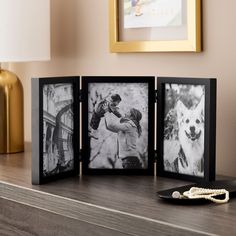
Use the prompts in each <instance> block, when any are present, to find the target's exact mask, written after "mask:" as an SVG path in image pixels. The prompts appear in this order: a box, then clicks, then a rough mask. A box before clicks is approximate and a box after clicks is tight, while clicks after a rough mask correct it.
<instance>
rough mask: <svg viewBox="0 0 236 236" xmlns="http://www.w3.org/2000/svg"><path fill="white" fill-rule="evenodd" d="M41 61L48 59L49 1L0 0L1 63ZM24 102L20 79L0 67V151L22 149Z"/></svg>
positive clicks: (19, 150)
mask: <svg viewBox="0 0 236 236" xmlns="http://www.w3.org/2000/svg"><path fill="white" fill-rule="evenodd" d="M42 60H50V0H0V63H1V62H6V63H9V62H26V61H28V62H29V61H42ZM0 65H1V64H0ZM23 103H24V102H23V87H22V84H21V82H20V80H19V78H18V77H17V76H16V75H15V74H14V73H12V72H10V71H7V70H4V69H2V68H1V66H0V153H1V154H3V153H15V152H22V151H24V115H23V114H24V108H23Z"/></svg>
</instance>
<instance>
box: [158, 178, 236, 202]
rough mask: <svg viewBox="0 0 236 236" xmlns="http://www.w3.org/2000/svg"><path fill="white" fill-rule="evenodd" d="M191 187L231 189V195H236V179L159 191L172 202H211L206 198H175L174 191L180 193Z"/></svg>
mask: <svg viewBox="0 0 236 236" xmlns="http://www.w3.org/2000/svg"><path fill="white" fill-rule="evenodd" d="M191 187H199V188H210V189H226V190H227V191H229V197H230V198H233V197H235V196H236V180H218V181H213V182H209V183H204V184H191V185H186V186H182V187H178V188H172V189H167V190H163V191H159V192H157V194H158V196H159V197H160V198H161V199H163V200H165V201H167V202H170V203H173V204H183V205H198V204H206V203H211V201H209V200H206V199H189V198H173V197H172V193H173V192H174V191H178V192H179V193H180V194H183V192H185V191H188V190H189V189H190V188H191ZM217 198H219V199H222V198H224V195H219V196H217Z"/></svg>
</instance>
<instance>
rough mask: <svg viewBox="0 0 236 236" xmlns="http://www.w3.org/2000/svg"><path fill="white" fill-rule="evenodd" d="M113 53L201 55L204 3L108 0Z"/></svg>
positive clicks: (159, 0)
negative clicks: (202, 5) (190, 53)
mask: <svg viewBox="0 0 236 236" xmlns="http://www.w3.org/2000/svg"><path fill="white" fill-rule="evenodd" d="M109 3H110V7H109V11H110V12H109V13H110V20H109V21H110V22H109V23H110V52H200V51H201V0H109Z"/></svg>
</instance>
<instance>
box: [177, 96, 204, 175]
mask: <svg viewBox="0 0 236 236" xmlns="http://www.w3.org/2000/svg"><path fill="white" fill-rule="evenodd" d="M177 120H178V126H179V143H180V148H181V149H182V150H181V151H182V155H181V156H179V157H178V168H179V173H181V174H188V175H196V176H203V170H202V161H203V154H204V99H203V98H202V99H201V101H200V102H199V104H198V105H197V107H196V108H194V109H188V108H187V107H186V106H185V105H184V104H183V103H182V102H181V101H178V103H177Z"/></svg>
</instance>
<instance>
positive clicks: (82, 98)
mask: <svg viewBox="0 0 236 236" xmlns="http://www.w3.org/2000/svg"><path fill="white" fill-rule="evenodd" d="M83 101H84V94H83V90H82V89H80V90H79V102H83Z"/></svg>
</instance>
